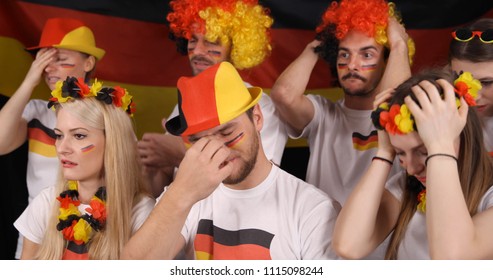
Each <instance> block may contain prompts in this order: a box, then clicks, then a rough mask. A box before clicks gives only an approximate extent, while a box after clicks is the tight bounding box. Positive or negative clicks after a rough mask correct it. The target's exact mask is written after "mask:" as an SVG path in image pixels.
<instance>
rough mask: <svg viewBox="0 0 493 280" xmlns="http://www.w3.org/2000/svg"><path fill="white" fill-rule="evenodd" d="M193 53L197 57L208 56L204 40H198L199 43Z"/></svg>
mask: <svg viewBox="0 0 493 280" xmlns="http://www.w3.org/2000/svg"><path fill="white" fill-rule="evenodd" d="M193 52H194V53H195V54H196V55H206V54H207V46H206V45H205V42H204V40H198V41H197V43H196V44H195V48H194V49H193Z"/></svg>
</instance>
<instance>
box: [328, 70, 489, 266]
mask: <svg viewBox="0 0 493 280" xmlns="http://www.w3.org/2000/svg"><path fill="white" fill-rule="evenodd" d="M455 78H456V75H455V74H453V73H452V72H451V71H446V70H435V71H427V72H422V73H420V74H417V75H415V76H413V77H412V78H410V79H408V80H407V81H406V82H404V83H403V84H401V85H400V86H399V87H397V88H396V89H395V91H394V92H392V90H388V91H384V92H383V93H381V94H379V95H378V96H377V98H376V99H375V104H376V105H378V108H377V109H376V110H375V111H374V112H373V114H372V120H373V123H374V124H375V126H376V127H377V128H378V129H379V132H378V133H379V134H378V139H379V141H378V145H379V146H378V151H377V156H375V158H374V160H373V161H372V163H371V165H370V167H369V169H368V170H367V172H366V173H365V175H364V176H363V178H362V179H361V181H360V182H359V183H358V185H357V186H356V188H355V189H354V191H353V192H352V193H351V195H350V197H349V199H348V200H347V202H346V204H345V205H344V207H343V208H342V210H341V213H340V214H339V217H338V219H337V222H336V227H335V230H334V236H333V246H334V249H335V250H336V253H338V254H340V256H342V257H345V258H361V257H363V256H365V255H366V254H368V253H369V252H371V251H372V250H373V249H374V248H376V247H377V246H378V244H380V243H381V242H382V241H383V240H384V239H385V238H386V237H387V236H388V235H389V234H392V236H391V241H390V243H389V246H388V248H387V253H386V258H387V259H430V258H431V259H492V258H493V239H492V238H491V236H493V223H492V222H491V221H492V220H493V187H492V185H493V165H492V161H491V158H490V157H489V155H488V153H487V151H486V149H485V148H484V145H483V137H482V129H481V122H480V119H479V117H478V115H477V113H476V110H472V109H471V108H469V106H470V104H474V97H475V95H476V94H477V90H478V89H479V88H480V84H479V81H477V80H474V79H473V78H472V76H471V75H470V73H464V74H463V75H461V76H460V77H458V78H457V79H455ZM387 100H390V101H389V102H388V103H387V102H385V101H387ZM382 102H383V103H382ZM396 155H397V157H398V158H399V160H400V164H401V166H402V167H403V168H404V169H405V171H403V172H402V173H401V174H396V175H395V176H394V177H392V178H390V179H389V180H388V181H387V176H388V174H389V171H390V169H391V167H392V162H393V160H394V157H395V156H396Z"/></svg>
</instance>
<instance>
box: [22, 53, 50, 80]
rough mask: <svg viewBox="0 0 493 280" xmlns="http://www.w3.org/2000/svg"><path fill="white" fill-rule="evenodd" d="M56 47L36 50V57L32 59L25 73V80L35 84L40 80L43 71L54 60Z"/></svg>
mask: <svg viewBox="0 0 493 280" xmlns="http://www.w3.org/2000/svg"><path fill="white" fill-rule="evenodd" d="M56 55H57V49H56V48H43V49H40V50H39V51H38V53H37V54H36V58H35V59H34V61H33V63H32V64H31V67H30V68H29V71H28V72H27V74H26V78H25V81H28V82H30V83H31V84H32V85H34V86H36V85H38V84H39V82H40V81H41V77H42V76H43V72H44V70H45V69H46V67H48V65H49V64H50V63H51V62H54V61H55V60H56Z"/></svg>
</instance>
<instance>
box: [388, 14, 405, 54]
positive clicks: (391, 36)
mask: <svg viewBox="0 0 493 280" xmlns="http://www.w3.org/2000/svg"><path fill="white" fill-rule="evenodd" d="M387 38H388V40H389V47H390V49H393V48H395V47H396V45H397V44H404V46H406V45H407V41H408V40H409V35H408V34H407V32H406V29H405V28H404V26H403V25H402V24H400V23H399V22H398V21H397V19H396V18H395V17H389V21H388V25H387Z"/></svg>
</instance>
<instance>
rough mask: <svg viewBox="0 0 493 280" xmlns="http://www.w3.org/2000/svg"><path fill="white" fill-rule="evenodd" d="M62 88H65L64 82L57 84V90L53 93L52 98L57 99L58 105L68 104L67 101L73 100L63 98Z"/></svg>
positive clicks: (68, 97)
mask: <svg viewBox="0 0 493 280" xmlns="http://www.w3.org/2000/svg"><path fill="white" fill-rule="evenodd" d="M62 87H63V81H62V80H59V81H58V82H56V85H55V89H54V90H53V91H51V96H53V97H55V98H56V99H57V101H58V103H64V102H67V100H69V99H70V98H72V97H70V96H67V97H63V96H62Z"/></svg>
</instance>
